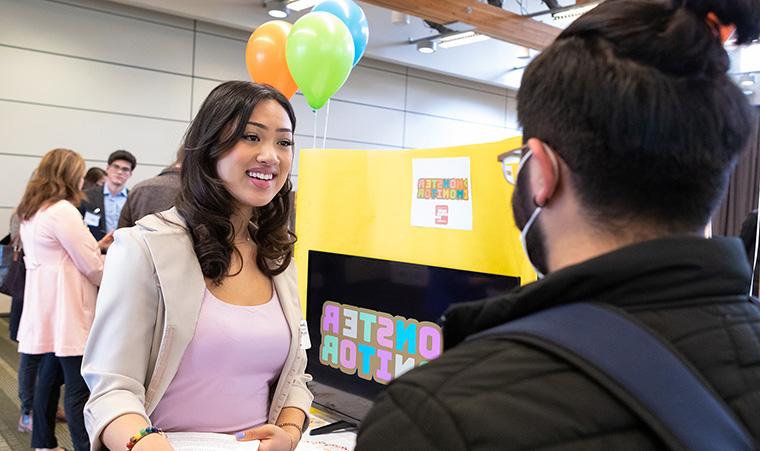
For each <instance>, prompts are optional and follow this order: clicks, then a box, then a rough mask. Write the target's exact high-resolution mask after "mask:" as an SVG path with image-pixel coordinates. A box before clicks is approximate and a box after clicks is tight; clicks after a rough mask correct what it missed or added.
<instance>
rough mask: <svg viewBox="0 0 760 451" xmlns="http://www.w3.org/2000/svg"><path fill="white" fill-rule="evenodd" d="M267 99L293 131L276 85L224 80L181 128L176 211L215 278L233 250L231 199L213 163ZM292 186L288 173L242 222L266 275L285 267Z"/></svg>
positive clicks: (225, 269) (224, 272) (290, 247)
mask: <svg viewBox="0 0 760 451" xmlns="http://www.w3.org/2000/svg"><path fill="white" fill-rule="evenodd" d="M267 100H274V101H275V102H277V103H279V104H280V105H281V106H282V108H283V109H284V110H285V112H286V113H287V114H288V117H289V118H290V123H291V130H292V132H293V133H295V130H296V115H295V112H294V111H293V107H292V106H291V105H290V102H289V101H288V99H287V98H286V97H285V96H283V95H282V94H281V93H280V92H279V91H278V90H276V89H274V88H272V87H271V86H267V85H259V84H255V83H250V82H247V81H228V82H226V83H222V84H221V85H219V86H217V87H216V88H214V90H213V91H211V93H210V94H209V95H208V97H207V98H206V100H205V101H204V102H203V105H201V108H200V110H198V114H196V116H195V118H194V119H193V122H192V123H191V124H190V127H189V128H188V129H187V133H186V134H185V139H184V143H183V145H182V147H183V149H182V154H183V158H182V163H181V166H182V168H181V172H180V180H181V189H180V193H179V196H178V198H177V211H178V212H179V214H180V215H181V216H182V218H183V219H184V220H185V222H186V224H187V229H188V232H189V233H190V237H191V238H192V240H193V248H194V249H195V254H196V255H197V256H198V261H199V263H200V266H201V270H202V271H203V275H204V276H205V277H207V278H209V279H211V280H213V281H214V283H216V284H219V283H221V281H222V280H223V279H224V278H225V277H227V275H228V273H229V267H230V262H231V258H232V254H233V252H235V253H238V255H239V251H238V250H237V248H235V246H234V244H233V239H234V237H235V228H234V226H233V224H232V223H231V222H230V217H231V215H232V213H233V211H234V207H235V200H234V198H233V197H232V194H230V193H229V192H228V191H227V189H226V188H225V186H224V183H223V182H222V180H221V179H220V177H219V174H218V173H217V171H216V163H217V161H218V160H219V159H220V158H221V157H223V156H224V155H225V154H226V153H227V152H228V151H229V150H230V149H231V148H232V147H233V146H234V145H235V144H237V143H238V142H239V141H240V139H241V138H242V137H243V134H244V133H245V128H246V125H247V123H248V119H249V118H250V117H251V113H252V112H253V110H254V108H255V107H256V105H258V104H259V103H260V102H264V101H267ZM292 189H293V185H292V184H291V182H290V178H288V179H287V180H286V181H285V185H283V187H282V189H280V191H279V192H278V193H277V194H276V195H275V197H274V199H272V201H271V202H269V203H268V204H267V205H264V206H263V207H259V208H255V209H254V211H253V217H252V218H250V223H249V225H248V231H249V233H250V235H251V239H252V240H253V241H254V243H255V244H256V265H257V266H258V267H259V269H260V270H261V271H262V272H263V273H264V274H266V275H268V276H270V277H271V276H274V275H277V274H280V273H281V272H283V271H285V269H286V268H287V267H288V265H289V264H290V259H291V256H292V255H293V244H294V243H295V241H296V238H295V234H294V233H293V232H292V231H291V230H289V229H288V220H289V218H290V209H291V203H290V197H289V196H288V195H289V194H290V191H291V190H292Z"/></svg>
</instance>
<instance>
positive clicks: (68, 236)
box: [17, 149, 113, 451]
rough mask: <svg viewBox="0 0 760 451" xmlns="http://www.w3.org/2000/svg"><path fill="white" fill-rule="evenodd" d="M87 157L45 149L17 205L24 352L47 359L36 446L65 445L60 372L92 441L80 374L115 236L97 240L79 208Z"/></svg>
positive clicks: (70, 407) (72, 419)
mask: <svg viewBox="0 0 760 451" xmlns="http://www.w3.org/2000/svg"><path fill="white" fill-rule="evenodd" d="M84 173H85V163H84V159H83V158H82V157H81V156H80V155H79V154H78V153H76V152H74V151H72V150H68V149H54V150H51V151H50V152H48V153H47V154H45V156H43V157H42V161H40V165H39V166H38V167H37V170H36V171H35V174H34V176H33V177H32V179H31V180H30V181H29V183H28V184H27V186H26V190H25V192H24V196H23V197H22V199H21V203H20V204H19V206H18V209H17V213H18V216H19V219H20V220H21V228H20V235H21V241H22V242H23V245H24V250H25V257H24V262H25V263H26V288H25V291H24V311H23V313H22V315H21V322H20V324H19V331H18V342H19V347H18V349H19V352H20V353H22V354H24V355H25V357H27V358H36V359H39V360H41V363H40V370H39V378H38V380H37V385H36V388H35V394H34V405H33V408H32V411H33V424H34V428H33V430H32V448H37V449H42V450H45V449H60V448H57V446H58V444H57V441H56V438H55V411H56V403H57V399H58V391H59V390H60V382H61V380H60V374H61V373H62V375H63V382H64V383H65V384H66V391H65V396H64V409H65V411H66V417H67V419H68V423H69V431H70V432H71V438H72V442H73V443H74V447H75V449H76V450H77V451H80V450H81V451H85V450H87V449H89V438H88V436H87V431H86V429H85V426H84V418H83V414H82V412H83V408H84V404H85V402H86V401H87V398H88V396H89V391H88V390H87V386H86V385H85V383H84V380H83V379H82V376H81V375H80V368H81V366H82V354H83V353H84V345H85V342H86V341H87V337H88V335H89V331H90V326H91V325H92V319H93V316H94V314H95V298H96V296H97V287H98V285H100V279H101V277H102V275H103V256H102V254H101V251H102V250H104V249H106V248H107V247H108V246H109V245H110V243H111V242H112V241H113V238H112V237H111V236H110V235H109V236H106V237H105V238H103V240H101V241H100V242H96V241H95V239H94V238H93V237H92V235H91V234H90V232H89V231H88V230H87V227H86V226H85V225H84V222H83V220H82V216H81V215H80V214H79V211H78V210H77V208H76V205H79V203H80V201H81V199H82V184H83V182H84Z"/></svg>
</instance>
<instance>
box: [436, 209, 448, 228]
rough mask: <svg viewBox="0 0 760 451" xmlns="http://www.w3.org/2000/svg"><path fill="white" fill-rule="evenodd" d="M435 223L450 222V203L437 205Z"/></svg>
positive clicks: (444, 223) (443, 223)
mask: <svg viewBox="0 0 760 451" xmlns="http://www.w3.org/2000/svg"><path fill="white" fill-rule="evenodd" d="M435 223H436V224H439V225H446V224H448V223H449V206H448V205H436V206H435Z"/></svg>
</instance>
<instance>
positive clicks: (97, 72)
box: [0, 47, 190, 120]
mask: <svg viewBox="0 0 760 451" xmlns="http://www.w3.org/2000/svg"><path fill="white" fill-rule="evenodd" d="M0 61H2V62H3V70H2V71H0V98H2V99H9V100H20V101H25V102H34V103H43V104H52V105H59V106H69V107H76V108H86V109H94V110H101V111H110V112H118V113H127V114H134V115H144V116H151V117H160V118H167V119H180V120H187V119H188V115H189V113H190V101H189V99H188V93H189V92H190V78H188V77H183V76H178V75H171V74H165V73H161V72H153V71H148V70H143V69H133V68H129V67H123V66H114V65H110V64H104V63H96V62H91V61H84V60H79V59H72V58H67V57H62V56H56V55H49V54H44V53H38V52H31V51H25V50H18V49H12V48H7V47H0Z"/></svg>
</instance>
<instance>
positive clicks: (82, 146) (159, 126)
mask: <svg viewBox="0 0 760 451" xmlns="http://www.w3.org/2000/svg"><path fill="white" fill-rule="evenodd" d="M0 124H3V126H2V127H0V152H3V153H15V154H29V155H37V156H41V155H44V154H45V153H46V152H47V151H49V150H50V149H53V148H56V147H66V148H69V149H73V150H76V151H77V152H79V153H81V154H82V156H84V157H85V158H87V159H91V160H106V159H107V158H108V155H109V154H110V153H111V152H113V151H114V150H116V149H126V150H129V151H130V152H132V153H133V154H134V155H135V156H136V157H137V160H138V163H143V164H144V163H153V164H159V165H162V164H168V163H170V162H171V161H173V160H174V158H175V155H176V150H177V148H178V147H179V143H180V141H181V139H182V135H183V134H184V132H185V128H186V127H187V123H184V122H174V121H165V120H157V119H148V118H141V117H133V116H123V115H119V114H108V113H96V112H91V111H81V110H71V109H66V108H55V107H47V106H40V105H28V104H20V103H15V102H0Z"/></svg>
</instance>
